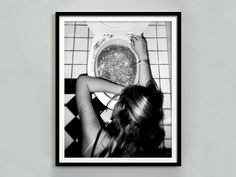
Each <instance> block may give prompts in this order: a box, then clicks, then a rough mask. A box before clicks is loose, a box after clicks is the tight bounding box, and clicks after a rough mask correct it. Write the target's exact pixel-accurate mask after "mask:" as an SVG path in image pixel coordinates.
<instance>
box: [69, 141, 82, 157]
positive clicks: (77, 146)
mask: <svg viewBox="0 0 236 177" xmlns="http://www.w3.org/2000/svg"><path fill="white" fill-rule="evenodd" d="M65 157H81V143H80V142H78V141H73V142H72V143H71V144H70V145H69V146H68V147H67V148H66V149H65Z"/></svg>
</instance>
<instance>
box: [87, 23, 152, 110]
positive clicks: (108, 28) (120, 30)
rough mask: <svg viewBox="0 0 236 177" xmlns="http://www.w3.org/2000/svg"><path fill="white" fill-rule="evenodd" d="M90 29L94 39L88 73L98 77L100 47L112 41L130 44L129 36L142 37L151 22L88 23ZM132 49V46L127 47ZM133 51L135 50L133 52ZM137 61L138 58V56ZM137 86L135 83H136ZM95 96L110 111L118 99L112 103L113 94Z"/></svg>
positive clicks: (98, 93)
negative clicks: (97, 64)
mask: <svg viewBox="0 0 236 177" xmlns="http://www.w3.org/2000/svg"><path fill="white" fill-rule="evenodd" d="M87 24H88V27H89V29H90V30H91V31H92V33H93V35H94V37H93V42H92V45H91V48H90V52H89V58H88V65H87V73H88V75H89V76H93V77H95V76H96V71H95V64H96V62H95V56H96V55H97V52H98V51H99V49H100V47H102V46H103V45H106V44H107V43H109V41H112V40H115V41H116V40H123V41H125V43H129V44H130V39H129V36H128V35H127V34H135V35H140V34H141V33H142V32H144V30H145V29H146V28H147V26H148V24H149V22H128V21H125V22H109V21H103V22H98V21H97V22H87ZM126 46H128V47H129V48H130V49H131V45H126ZM132 51H133V50H132ZM136 58H137V60H138V57H137V56H136ZM137 74H138V69H137V73H136V81H137ZM134 84H135V83H134ZM95 95H96V96H97V97H98V99H99V100H100V101H101V102H102V103H103V104H104V105H105V106H107V107H108V108H109V109H113V108H114V106H115V104H116V102H117V99H114V100H112V101H110V99H111V97H112V96H113V94H108V93H101V92H97V93H95ZM107 103H109V105H107Z"/></svg>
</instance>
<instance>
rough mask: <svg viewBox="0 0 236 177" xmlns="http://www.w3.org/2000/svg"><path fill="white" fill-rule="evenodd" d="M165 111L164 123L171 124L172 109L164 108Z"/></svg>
mask: <svg viewBox="0 0 236 177" xmlns="http://www.w3.org/2000/svg"><path fill="white" fill-rule="evenodd" d="M163 112H164V119H163V124H164V125H166V124H171V123H172V122H171V110H169V109H164V110H163Z"/></svg>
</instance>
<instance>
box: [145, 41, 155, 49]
mask: <svg viewBox="0 0 236 177" xmlns="http://www.w3.org/2000/svg"><path fill="white" fill-rule="evenodd" d="M147 47H148V50H157V41H156V39H147Z"/></svg>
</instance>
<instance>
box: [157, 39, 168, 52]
mask: <svg viewBox="0 0 236 177" xmlns="http://www.w3.org/2000/svg"><path fill="white" fill-rule="evenodd" d="M157 43H158V50H167V39H166V38H158V39H157Z"/></svg>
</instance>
